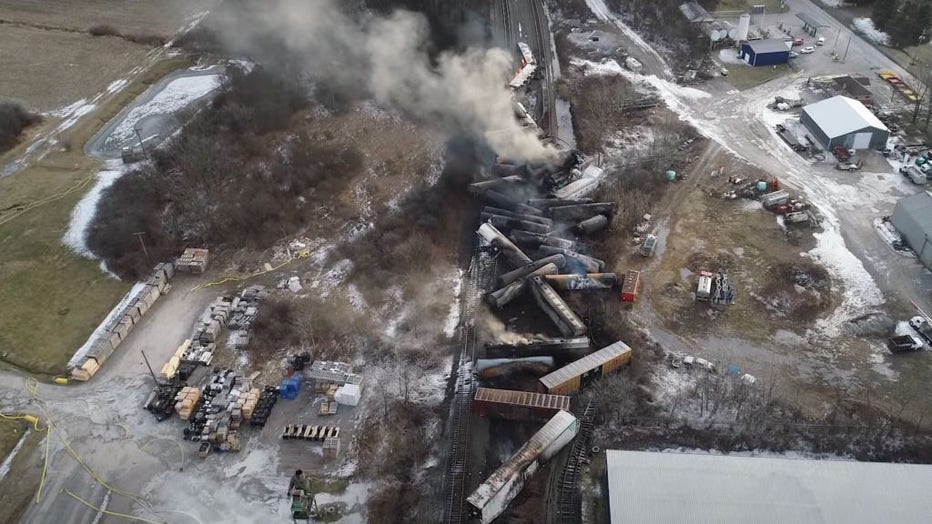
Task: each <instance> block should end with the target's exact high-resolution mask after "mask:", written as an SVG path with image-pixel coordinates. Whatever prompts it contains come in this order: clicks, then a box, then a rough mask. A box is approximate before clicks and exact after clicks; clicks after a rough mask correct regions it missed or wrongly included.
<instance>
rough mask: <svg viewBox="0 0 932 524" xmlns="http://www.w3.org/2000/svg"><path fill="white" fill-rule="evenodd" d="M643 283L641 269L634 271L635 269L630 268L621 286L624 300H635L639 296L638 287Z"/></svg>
mask: <svg viewBox="0 0 932 524" xmlns="http://www.w3.org/2000/svg"><path fill="white" fill-rule="evenodd" d="M640 285H641V273H640V272H639V271H634V270H633V269H631V270H628V272H627V273H625V282H624V284H622V286H621V300H622V302H634V301H635V300H637V298H638V287H639V286H640Z"/></svg>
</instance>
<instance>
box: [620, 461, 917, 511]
mask: <svg viewBox="0 0 932 524" xmlns="http://www.w3.org/2000/svg"><path fill="white" fill-rule="evenodd" d="M607 459H608V491H609V510H610V518H611V523H612V524H620V523H625V524H629V523H641V522H644V523H648V522H649V523H654V522H691V523H706V522H708V523H723V522H753V523H755V524H769V523H774V524H776V523H786V522H792V523H794V524H822V523H830V522H831V523H835V522H845V523H860V522H864V523H868V522H870V523H875V522H896V523H912V522H916V523H919V522H932V498H930V497H929V496H928V490H929V486H932V466H928V465H916V464H889V463H879V462H854V461H834V460H802V459H787V458H764V457H734V456H722V455H695V454H687V453H653V452H642V451H615V450H609V451H608V452H607Z"/></svg>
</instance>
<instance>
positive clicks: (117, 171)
mask: <svg viewBox="0 0 932 524" xmlns="http://www.w3.org/2000/svg"><path fill="white" fill-rule="evenodd" d="M124 172H125V171H124V169H123V166H122V165H121V163H120V162H119V161H109V162H107V169H106V170H104V171H101V172H100V173H97V181H96V182H95V183H94V185H93V187H91V190H90V191H88V192H87V193H85V194H84V196H83V197H82V198H81V200H80V201H78V204H77V205H76V206H74V210H73V211H72V212H71V222H70V223H69V224H68V229H67V230H66V231H65V236H64V237H63V238H62V242H64V243H65V245H66V246H68V247H70V248H71V249H72V250H74V252H75V253H77V254H79V255H81V256H83V257H87V258H92V259H96V258H97V257H96V256H95V255H94V253H92V252H91V250H90V249H89V248H88V247H87V228H88V227H89V226H90V225H91V222H92V221H93V220H94V216H95V215H96V213H97V203H98V202H99V201H100V197H101V195H102V194H103V192H104V190H105V189H107V188H108V187H110V186H111V185H113V183H114V182H116V181H117V179H119V178H120V177H121V176H122V175H123V173H124Z"/></svg>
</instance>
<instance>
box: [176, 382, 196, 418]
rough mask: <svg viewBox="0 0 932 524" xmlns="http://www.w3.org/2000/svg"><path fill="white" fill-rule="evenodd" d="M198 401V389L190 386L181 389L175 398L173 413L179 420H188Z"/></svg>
mask: <svg viewBox="0 0 932 524" xmlns="http://www.w3.org/2000/svg"><path fill="white" fill-rule="evenodd" d="M200 399H201V390H200V389H198V388H195V387H191V386H185V387H183V388H181V391H179V392H178V394H177V395H176V396H175V411H176V412H177V413H178V416H179V417H180V418H181V420H188V419H189V418H191V413H193V412H194V408H196V407H197V403H198V401H199V400H200Z"/></svg>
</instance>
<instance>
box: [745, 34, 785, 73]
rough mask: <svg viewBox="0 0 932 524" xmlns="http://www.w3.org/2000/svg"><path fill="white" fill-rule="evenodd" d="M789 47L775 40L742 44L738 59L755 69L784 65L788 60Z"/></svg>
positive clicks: (781, 41)
mask: <svg viewBox="0 0 932 524" xmlns="http://www.w3.org/2000/svg"><path fill="white" fill-rule="evenodd" d="M791 45H792V42H784V41H783V40H776V39H770V40H755V41H753V42H742V43H741V51H740V53H738V58H740V59H741V60H744V61H745V62H747V63H748V65H752V66H755V67H759V66H772V65H778V64H785V63H787V62H788V61H789V60H790V46H791Z"/></svg>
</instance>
